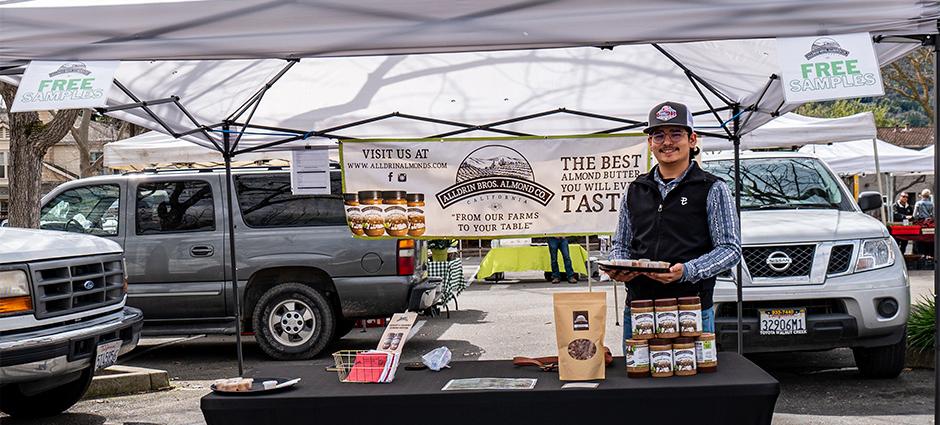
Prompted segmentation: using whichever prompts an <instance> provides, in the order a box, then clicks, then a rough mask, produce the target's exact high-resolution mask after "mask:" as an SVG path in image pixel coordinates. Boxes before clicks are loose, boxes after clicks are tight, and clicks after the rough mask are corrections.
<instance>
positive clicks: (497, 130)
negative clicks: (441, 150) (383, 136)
mask: <svg viewBox="0 0 940 425" xmlns="http://www.w3.org/2000/svg"><path fill="white" fill-rule="evenodd" d="M398 117H399V118H406V119H410V120H415V121H424V122H433V123H435V124H444V125H450V126H454V127H463V129H464V130H465V131H473V130H486V131H492V132H494V133H501V134H508V135H510V136H531V134H527V133H520V132H518V131H512V130H503V129H500V128H480V126H477V125H473V124H467V123H463V122H458V121H448V120H442V119H437V118H431V117H422V116H420V115H411V114H402V113H399V114H398ZM428 138H429V139H430V138H434V137H433V136H431V137H428Z"/></svg>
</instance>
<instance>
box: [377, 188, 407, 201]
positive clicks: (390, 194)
mask: <svg viewBox="0 0 940 425" xmlns="http://www.w3.org/2000/svg"><path fill="white" fill-rule="evenodd" d="M405 194H407V192H405V191H404V190H384V191H382V199H385V200H386V201H391V200H397V199H405Z"/></svg>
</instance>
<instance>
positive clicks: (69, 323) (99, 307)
mask: <svg viewBox="0 0 940 425" xmlns="http://www.w3.org/2000/svg"><path fill="white" fill-rule="evenodd" d="M126 299H127V280H126V277H125V273H124V258H123V251H122V250H121V247H120V245H118V244H117V243H115V242H111V241H109V240H106V239H103V238H99V237H96V236H87V235H77V234H74V233H65V232H54V231H47V230H32V229H17V228H11V227H3V228H0V411H3V412H4V413H7V414H9V415H11V416H14V417H40V416H51V415H55V414H58V413H60V412H62V411H64V410H66V409H68V408H69V407H71V406H72V405H73V404H75V402H77V401H78V400H79V399H80V398H81V397H82V395H84V393H85V390H86V389H87V388H88V385H89V384H90V383H91V379H92V376H93V375H94V373H95V370H97V369H101V368H104V367H108V366H110V365H112V364H114V363H115V361H116V360H117V357H118V356H119V355H122V354H124V353H126V352H128V351H130V350H132V349H133V348H134V347H135V346H136V345H137V341H138V339H139V338H140V328H141V326H142V323H143V321H142V319H143V314H142V313H141V312H140V310H137V309H135V308H131V307H125V306H124V303H125V301H126Z"/></svg>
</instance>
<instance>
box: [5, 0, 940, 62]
mask: <svg viewBox="0 0 940 425" xmlns="http://www.w3.org/2000/svg"><path fill="white" fill-rule="evenodd" d="M4 3H7V4H3V5H0V24H2V26H3V31H2V32H0V65H2V64H3V63H4V62H9V61H16V60H36V59H48V60H71V59H80V60H182V59H259V58H299V57H317V56H361V55H388V54H410V53H429V52H457V51H464V52H466V51H488V50H510V49H534V48H546V47H573V46H598V45H617V44H631V43H649V42H678V41H704V40H725V39H746V38H761V37H764V38H767V37H792V36H812V35H830V34H845V33H855V32H872V33H880V34H886V33H901V34H924V33H930V32H935V31H936V24H935V20H936V18H937V17H938V16H940V5H938V4H937V3H936V2H925V1H915V0H831V1H825V2H820V1H815V0H750V1H740V0H707V1H706V0H703V1H696V2H690V1H687V0H635V1H631V2H624V1H622V0H475V1H439V0H359V1H356V2H348V1H343V0H191V1H180V0H149V1H142V0H125V1H121V0H108V1H104V2H103V1H100V0H31V1H30V0H27V1H14V2H4ZM105 16H106V17H107V19H102V17H105Z"/></svg>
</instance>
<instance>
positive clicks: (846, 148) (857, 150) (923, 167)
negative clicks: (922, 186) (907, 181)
mask: <svg viewBox="0 0 940 425" xmlns="http://www.w3.org/2000/svg"><path fill="white" fill-rule="evenodd" d="M877 143H878V161H879V164H878V165H879V168H880V171H881V172H882V173H892V174H904V173H922V172H933V152H929V153H924V152H922V151H917V150H914V149H906V148H902V147H900V146H895V145H892V144H891V143H888V142H885V141H883V140H878V141H877ZM874 149H875V148H874V146H873V145H872V141H871V139H863V140H855V141H851V142H841V143H833V144H831V145H807V146H803V147H802V148H800V152H803V153H811V154H814V155H816V156H818V157H819V158H820V159H822V160H823V161H826V163H827V164H829V168H832V171H835V172H836V173H838V174H863V173H864V174H871V173H874V172H875V151H874Z"/></svg>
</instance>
